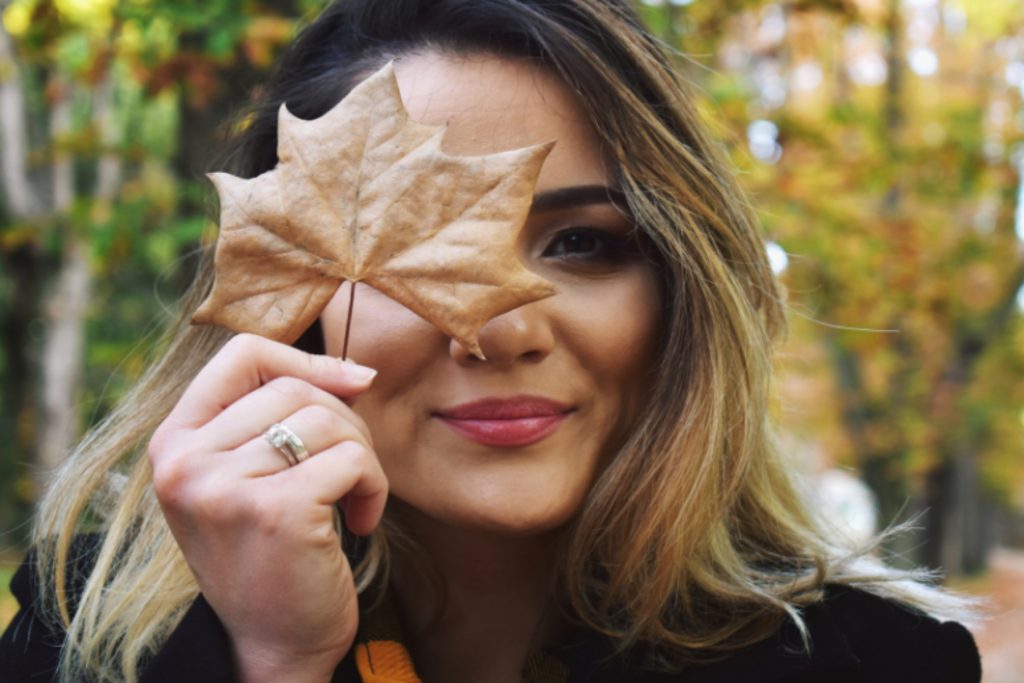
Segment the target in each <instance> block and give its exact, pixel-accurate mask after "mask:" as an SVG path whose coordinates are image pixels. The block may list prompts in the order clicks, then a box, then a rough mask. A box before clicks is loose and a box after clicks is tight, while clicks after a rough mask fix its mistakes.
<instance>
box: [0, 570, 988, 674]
mask: <svg viewBox="0 0 1024 683" xmlns="http://www.w3.org/2000/svg"><path fill="white" fill-rule="evenodd" d="M28 562H29V561H26V563H25V564H24V565H22V567H21V568H20V569H19V570H18V572H17V574H15V576H14V579H13V580H12V581H11V590H12V592H13V593H14V595H15V597H17V599H18V602H19V604H20V605H21V609H20V611H19V612H18V613H17V615H16V616H15V617H14V620H13V621H12V622H11V624H10V626H9V627H8V628H7V631H6V632H5V633H4V634H3V636H2V638H0V682H2V683H23V682H32V683H41V682H43V681H50V680H52V679H53V677H54V672H55V670H56V666H57V659H58V656H59V648H60V644H61V642H62V640H63V637H64V634H63V632H60V631H56V632H55V631H54V630H52V629H50V628H48V627H47V626H46V625H45V622H44V621H43V620H41V619H40V618H39V616H38V613H37V609H38V608H37V607H36V599H37V597H38V595H39V590H38V586H37V585H36V578H35V576H36V572H35V569H34V568H32V567H30V566H29V563H28ZM79 576H81V573H79ZM803 616H804V621H805V623H806V625H807V628H808V630H809V632H810V636H811V642H812V651H811V654H810V655H808V654H806V653H805V652H803V651H802V650H801V648H800V643H801V641H800V639H799V636H798V634H797V631H796V629H795V627H793V626H792V625H789V626H786V627H784V628H783V629H782V630H781V631H780V632H779V633H777V634H776V635H775V636H773V637H771V638H768V639H766V640H764V641H761V642H760V643H757V644H755V645H752V646H749V647H747V648H745V649H742V650H740V651H738V652H737V653H735V654H734V655H732V656H731V657H730V658H728V659H725V660H722V661H718V662H715V663H713V664H708V665H703V666H700V667H695V668H692V669H690V670H688V671H686V672H684V673H682V674H666V673H653V672H650V671H644V670H642V669H639V668H637V667H634V666H631V665H630V663H629V662H628V661H626V660H624V659H622V658H612V659H609V653H610V652H611V651H612V650H611V647H610V644H609V643H608V642H607V641H605V640H604V639H603V638H602V637H601V636H598V635H597V634H594V633H585V632H581V633H579V634H577V637H575V638H574V639H573V640H572V641H571V643H570V644H568V645H565V646H562V647H560V648H558V649H557V650H555V651H554V654H555V655H556V656H557V657H558V658H559V659H561V660H562V661H564V662H565V664H567V665H568V668H569V670H570V672H571V673H570V677H569V683H578V682H582V681H593V682H595V683H612V682H614V683H811V682H817V681H823V682H827V683H855V682H856V683H912V682H915V681H921V682H922V683H924V682H927V683H979V681H980V680H981V661H980V658H979V655H978V650H977V647H976V646H975V644H974V640H973V638H972V637H971V634H970V633H969V632H968V631H967V629H965V628H964V627H963V626H961V625H960V624H958V623H955V622H945V623H940V622H938V621H936V620H935V619H933V618H931V617H928V616H924V615H922V614H919V613H917V612H915V611H913V610H911V609H908V608H906V607H903V606H901V605H897V604H894V603H892V602H889V601H886V600H883V599H882V598H879V597H876V596H874V595H871V594H869V593H866V592H864V591H860V590H855V589H850V588H844V587H838V586H835V587H830V588H829V589H828V591H827V593H826V597H825V599H824V600H823V601H822V602H820V603H818V604H815V605H813V606H811V607H808V608H807V609H806V610H805V611H804V613H803ZM232 680H234V675H233V670H232V662H231V651H230V646H229V643H228V637H227V634H226V633H225V631H224V628H223V626H222V625H221V623H220V621H219V620H218V619H217V615H216V614H215V613H214V612H213V610H212V609H211V608H210V606H209V604H207V602H206V601H205V600H204V599H203V598H202V596H200V597H199V598H198V599H197V600H196V601H195V603H193V604H192V606H191V607H190V609H189V610H188V612H187V613H186V614H185V617H184V618H183V619H182V621H181V623H180V624H179V625H178V627H177V628H176V629H175V631H174V632H173V633H172V634H171V637H170V638H169V639H168V641H167V642H166V643H165V644H164V646H163V647H162V648H161V649H160V651H159V652H158V653H157V654H156V655H155V656H154V657H153V658H152V659H151V660H150V661H149V662H148V663H147V664H146V665H145V667H144V669H143V672H142V676H141V681H142V683H215V682H218V683H219V682H221V681H232ZM332 680H333V681H335V682H337V683H359V681H360V678H359V674H358V673H357V672H356V669H355V665H354V663H353V662H352V657H346V658H345V660H344V661H342V663H341V664H340V665H339V667H338V670H337V671H336V672H335V675H334V678H333V679H332ZM284 683H287V682H284Z"/></svg>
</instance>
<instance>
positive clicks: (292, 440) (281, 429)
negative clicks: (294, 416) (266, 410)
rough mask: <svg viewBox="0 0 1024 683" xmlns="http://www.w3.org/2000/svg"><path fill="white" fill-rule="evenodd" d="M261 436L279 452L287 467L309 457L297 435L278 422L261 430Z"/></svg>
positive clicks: (304, 445)
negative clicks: (265, 429)
mask: <svg viewBox="0 0 1024 683" xmlns="http://www.w3.org/2000/svg"><path fill="white" fill-rule="evenodd" d="M263 438H264V439H266V440H267V441H268V442H269V443H270V445H271V446H273V447H274V448H276V449H277V450H278V451H280V452H281V455H283V456H284V458H285V460H287V461H288V466H289V467H294V466H295V465H298V464H299V463H300V462H302V461H303V460H305V459H306V458H308V457H309V450H307V449H306V444H304V443H302V439H300V438H299V435H298V434H296V433H295V432H293V431H292V430H290V429H288V427H286V426H284V425H283V424H281V423H280V422H275V423H274V424H272V425H270V426H269V427H268V428H267V431H265V432H263Z"/></svg>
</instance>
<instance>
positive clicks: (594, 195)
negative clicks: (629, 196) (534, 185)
mask: <svg viewBox="0 0 1024 683" xmlns="http://www.w3.org/2000/svg"><path fill="white" fill-rule="evenodd" d="M588 204H614V205H616V206H618V207H619V208H621V209H623V210H626V209H627V205H626V195H625V194H624V193H623V192H620V191H619V190H615V189H612V188H610V187H608V186H607V185H579V186H576V187H563V188H560V189H557V190H549V191H547V192H540V193H538V194H536V195H534V197H533V205H532V206H531V207H530V211H531V212H532V211H554V210H556V209H569V208H574V207H577V206H586V205H588Z"/></svg>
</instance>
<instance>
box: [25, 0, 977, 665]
mask: <svg viewBox="0 0 1024 683" xmlns="http://www.w3.org/2000/svg"><path fill="white" fill-rule="evenodd" d="M354 27H356V28H354ZM346 41H347V42H346ZM359 41H365V42H359ZM424 47H427V48H429V49H441V50H455V51H458V52H466V51H473V50H487V51H489V52H493V53H496V54H498V55H501V56H511V57H526V58H530V59H533V60H536V61H537V62H538V63H539V64H541V65H543V66H544V68H549V69H552V70H553V71H555V72H556V73H558V74H559V75H560V76H561V78H563V79H564V80H565V82H566V83H567V84H568V85H569V87H570V88H572V89H573V90H574V91H575V92H576V94H577V96H578V97H579V98H580V100H581V102H582V104H583V107H584V109H585V110H586V111H588V112H589V113H590V116H591V118H592V123H593V125H594V127H595V129H596V130H597V131H598V134H599V136H600V137H601V140H602V142H603V144H604V146H605V150H604V151H605V154H606V156H607V158H609V159H610V160H611V161H612V162H613V163H614V164H615V168H616V169H617V172H618V178H619V181H620V183H621V185H622V189H623V191H624V192H625V194H626V197H627V201H628V204H629V208H630V210H631V212H632V214H633V216H634V218H635V221H636V225H637V226H638V228H639V229H640V230H642V231H643V232H644V234H645V235H646V238H647V239H648V240H649V242H650V243H651V245H652V247H653V249H652V252H653V258H654V260H655V261H656V264H655V266H656V268H657V269H658V272H659V275H660V277H661V282H662V298H663V301H664V317H665V322H664V339H663V342H662V348H661V355H660V359H659V367H658V368H657V371H656V372H655V373H653V377H654V379H653V385H652V387H651V390H650V401H649V405H648V408H647V410H646V412H645V414H644V415H643V416H642V417H641V419H640V420H639V421H638V423H637V424H636V426H635V428H634V429H633V430H632V433H631V434H630V435H629V437H628V438H627V439H626V441H625V442H624V443H623V444H622V445H621V447H620V449H619V452H618V453H617V455H615V457H614V458H612V459H611V460H610V462H609V463H608V465H607V467H606V468H605V469H604V471H603V472H602V473H601V475H600V476H599V478H598V479H597V481H596V482H595V483H594V485H593V487H592V490H591V491H590V494H589V496H588V498H587V500H586V501H585V503H584V506H583V508H582V510H581V511H580V513H579V514H578V516H577V517H576V519H575V520H574V521H573V522H572V524H571V527H570V528H569V529H567V532H566V545H565V548H564V554H563V557H562V560H561V566H560V567H559V568H558V578H559V599H560V600H561V602H562V603H563V607H564V608H565V609H567V610H568V611H569V612H570V614H571V615H572V616H573V617H574V618H575V619H577V620H578V621H580V622H582V623H583V624H584V625H586V626H587V627H589V628H591V629H594V630H597V631H600V632H602V633H605V634H608V635H610V636H612V637H613V638H614V639H615V641H616V642H617V643H619V646H620V648H621V649H628V648H631V647H634V646H644V647H645V648H646V650H647V651H648V652H650V653H652V655H651V656H652V657H653V658H654V660H655V664H657V665H658V666H661V667H663V668H676V667H679V666H681V665H684V664H686V663H689V662H693V661H696V660H699V659H702V658H705V657H708V656H718V655H720V654H721V653H723V652H725V651H728V650H731V649H735V648H739V647H742V646H743V645H745V644H749V643H752V642H754V641H756V640H760V639H762V638H764V637H765V636H767V635H769V634H770V633H772V632H773V631H775V630H776V629H777V628H778V627H779V626H780V624H781V623H782V622H783V621H784V620H785V619H786V618H790V619H792V620H794V621H795V622H796V623H797V624H798V625H800V624H802V622H801V620H800V616H799V608H800V607H801V606H805V605H808V604H811V603H813V602H815V601H816V600H818V599H820V597H821V595H822V591H823V587H824V586H825V584H826V583H843V584H851V585H860V586H864V587H866V588H868V589H869V590H872V591H874V592H876V593H879V594H883V595H887V596H889V597H893V598H896V599H899V600H902V601H904V602H906V603H910V604H913V605H917V606H919V607H921V608H925V609H929V610H932V611H940V612H941V611H943V610H945V611H946V612H952V611H955V610H956V608H957V607H958V606H959V605H960V604H961V603H959V602H957V600H956V599H955V598H952V597H949V596H947V595H945V594H942V593H939V592H937V591H933V590H929V589H926V588H924V587H922V586H921V585H920V584H917V583H914V582H913V579H915V578H918V577H919V575H916V574H910V573H899V572H895V571H893V570H889V569H886V568H885V567H883V566H882V565H881V564H880V563H878V562H875V561H873V560H871V559H870V558H869V557H868V556H866V555H865V554H864V553H863V552H861V553H856V552H851V551H850V550H849V549H847V548H842V547H836V546H834V545H833V544H832V543H830V542H829V541H828V540H827V538H828V536H827V535H826V534H825V533H824V532H823V531H822V530H821V529H820V528H819V526H818V524H817V523H816V522H815V520H813V519H812V518H811V517H810V516H809V514H808V513H807V511H806V509H805V506H804V504H803V502H802V500H801V497H800V495H799V494H798V492H797V491H796V489H795V487H794V485H793V482H792V481H791V476H790V474H789V473H788V471H787V465H786V463H785V462H784V461H783V459H782V457H781V456H780V454H779V450H778V448H777V446H776V445H775V441H774V439H773V437H772V433H771V430H772V426H771V419H770V415H769V398H770V393H771V375H772V355H773V349H774V346H775V344H776V343H777V342H778V341H779V340H780V338H781V337H782V335H783V333H784V327H785V324H784V307H783V300H782V295H781V293H780V291H779V287H778V285H777V283H776V280H775V278H774V276H773V274H772V272H771V270H770V268H769V266H768V262H767V258H766V255H765V251H764V245H763V243H762V240H761V238H760V236H759V233H758V228H757V221H756V219H755V216H754V213H753V211H752V210H751V207H750V206H749V204H748V202H747V200H746V198H745V197H744V195H743V193H742V192H741V191H740V189H739V188H738V186H737V185H736V183H735V181H734V179H733V178H732V176H731V174H730V173H729V172H727V170H726V169H727V165H726V163H725V161H724V160H723V159H721V158H719V155H718V153H717V151H716V148H715V146H714V145H713V144H712V143H711V142H710V141H709V140H708V139H707V138H706V136H705V134H704V133H703V127H702V125H701V123H700V121H699V120H698V116H697V114H696V112H695V110H694V107H693V105H692V101H691V98H690V97H689V96H687V94H686V92H685V91H684V89H683V88H682V87H681V86H680V84H679V82H678V81H677V79H676V77H675V76H674V75H673V73H672V71H671V69H670V68H669V66H668V63H667V60H666V58H665V56H664V55H663V53H662V52H661V51H660V49H659V47H658V46H657V45H656V44H655V41H654V40H653V39H652V38H651V37H650V36H649V35H648V34H646V33H645V32H644V31H643V30H642V29H641V28H640V26H639V24H638V23H637V20H636V18H635V16H634V15H633V14H632V12H631V10H629V8H628V6H627V5H626V3H625V2H624V1H622V0H563V1H561V2H551V1H550V0H548V1H547V2H543V3H541V2H536V1H535V0H487V2H483V1H482V0H435V1H434V2H424V3H420V2H418V1H417V0H358V1H357V0H349V1H347V2H336V3H335V4H333V5H332V6H331V7H330V8H328V9H327V10H326V11H325V12H324V14H323V15H321V17H320V19H318V20H317V21H316V22H314V23H313V24H312V25H311V26H310V27H309V28H308V29H307V30H306V31H305V32H304V33H303V35H302V36H300V37H299V38H298V40H297V41H296V43H295V44H294V45H293V47H292V48H291V50H290V51H289V53H288V54H287V55H286V56H285V57H284V59H283V61H282V63H281V66H280V70H279V72H278V76H277V79H276V81H275V82H274V83H273V84H272V86H271V88H270V89H269V93H270V94H269V95H268V96H267V97H266V99H265V101H264V102H262V103H261V104H260V105H259V106H258V107H257V109H256V110H255V112H254V114H253V118H252V119H251V121H252V122H251V125H250V126H249V127H248V128H247V129H246V131H245V132H244V133H243V134H242V136H241V139H240V142H239V145H238V151H237V153H236V155H235V156H234V157H233V158H234V161H235V163H236V167H237V170H239V171H240V172H241V174H244V175H248V176H253V175H256V174H258V173H260V172H262V171H265V170H268V169H269V168H271V167H273V165H274V162H275V161H276V156H275V154H274V149H276V134H275V122H276V111H277V108H278V106H279V105H280V103H281V102H282V101H287V102H288V103H289V109H291V111H292V112H294V113H295V114H297V115H299V116H304V117H306V118H311V117H313V116H317V115H319V114H322V113H323V112H324V111H326V109H327V108H329V107H330V105H332V104H333V103H334V102H336V101H337V99H338V98H339V97H340V96H341V95H343V94H344V90H345V88H346V87H351V86H352V85H353V84H354V82H355V81H356V80H357V79H358V76H359V75H360V74H363V73H365V72H366V70H367V68H368V67H369V66H372V65H375V64H379V63H380V62H381V61H382V60H383V59H385V58H386V57H388V56H389V55H391V54H401V53H403V52H408V51H411V50H413V49H422V48H424ZM314 65H315V66H316V68H313V66H314ZM325 65H327V66H325ZM332 65H333V66H332ZM211 282H212V262H211V259H206V260H205V261H204V263H203V265H202V266H201V268H200V274H199V276H198V277H197V279H196V281H195V283H194V284H193V287H192V288H191V290H190V292H189V294H188V295H187V296H186V298H185V299H184V301H183V302H182V313H181V316H180V318H179V319H178V320H177V322H176V323H175V324H174V325H173V327H172V328H171V331H170V332H169V333H168V335H167V337H166V338H165V339H164V340H163V342H162V344H161V351H160V355H159V358H158V360H157V361H156V362H155V363H154V364H153V366H152V367H151V368H150V369H149V370H148V372H147V373H146V374H145V376H144V377H143V378H142V379H141V380H140V382H139V383H138V384H137V386H135V387H134V389H132V390H131V391H130V392H129V393H128V394H127V395H126V396H125V397H124V398H123V399H122V401H121V402H120V404H119V405H118V407H117V408H116V409H115V410H114V412H113V413H112V414H111V415H110V416H109V417H108V418H107V419H106V420H104V421H103V422H102V423H101V424H100V425H99V426H97V427H96V428H95V429H94V430H93V431H92V432H91V433H90V434H88V435H87V436H86V437H85V439H84V440H83V441H82V443H81V444H80V445H79V446H78V448H77V449H76V450H75V451H74V453H73V454H72V455H71V457H70V458H69V460H68V462H67V464H66V466H65V467H64V468H63V470H62V471H61V472H60V473H58V475H57V477H56V479H55V480H54V482H53V484H52V486H51V487H50V489H49V491H48V493H47V495H46V496H45V498H44V500H43V501H42V503H41V507H40V511H39V516H38V520H37V525H36V529H35V540H36V543H37V545H38V548H39V558H40V559H39V571H40V572H41V575H42V577H43V579H44V580H45V581H46V582H47V585H49V586H50V587H51V590H50V591H48V593H47V599H48V601H49V602H48V608H49V609H48V612H49V613H50V614H54V615H59V618H60V620H61V621H62V622H63V624H64V625H65V626H66V627H67V633H68V635H67V641H66V644H65V648H64V653H63V658H62V675H63V676H64V677H65V679H71V678H73V676H74V673H75V672H79V671H81V672H88V674H89V676H90V677H91V678H92V679H95V680H97V681H119V680H127V681H134V680H136V678H137V668H138V666H139V663H140V662H142V661H144V660H145V658H146V657H147V656H148V655H149V654H151V653H153V652H155V651H156V650H157V649H158V648H159V647H160V645H161V644H162V643H163V641H164V640H166V638H167V636H168V635H169V634H170V632H171V631H172V630H173V628H174V626H175V625H176V624H177V622H178V620H179V619H180V617H181V616H182V614H183V613H184V610H185V609H186V608H187V607H188V605H189V604H190V603H191V602H192V601H193V600H194V599H195V597H196V596H197V594H198V589H197V587H196V584H195V581H194V579H193V577H192V575H191V573H190V571H189V568H188V566H187V564H186V562H185V560H184V558H183V557H182V555H181V552H180V551H179V549H178V547H177V545H176V544H175V541H174V539H173V538H172V536H171V534H170V532H169V530H168V528H167V525H166V523H165V521H164V518H163V515H162V513H161V511H160V507H159V505H158V503H157V501H156V499H155V496H154V494H153V488H152V483H151V473H150V469H149V464H148V461H147V459H146V458H145V457H144V456H143V451H144V449H145V445H146V442H147V440H148V438H149V436H150V435H151V434H152V432H153V431H154V430H155V428H156V426H157V425H158V424H159V423H160V422H161V421H162V420H163V418H164V417H165V416H166V415H167V413H168V412H169V411H170V410H171V408H172V407H173V405H174V404H175V403H176V401H177V400H178V398H179V397H180V396H181V394H182V392H183V391H184V389H185V387H186V386H187V385H188V383H189V382H190V381H191V379H192V378H193V377H194V376H195V375H196V374H197V373H198V372H199V370H200V369H201V368H202V367H203V366H204V365H205V364H206V363H207V362H208V361H209V359H210V358H211V357H212V356H213V355H214V354H215V353H216V352H217V351H218V350H219V349H220V347H221V346H223V344H224V343H225V342H226V341H227V339H228V338H229V337H230V336H231V334H230V333H229V332H226V331H224V330H220V329H216V328H210V327H193V326H190V325H189V319H190V317H191V313H192V311H193V310H194V309H195V308H196V307H197V305H198V303H199V302H200V301H201V300H202V299H203V298H204V297H205V296H206V294H207V292H208V291H209V288H210V285H211ZM89 531H95V532H97V533H98V534H99V535H100V538H101V542H100V543H99V545H98V547H97V548H96V550H95V555H94V557H89V558H85V559H84V561H85V562H87V563H93V564H92V569H91V571H90V572H89V573H88V577H87V580H86V581H85V583H84V586H82V587H81V588H80V592H78V590H76V592H78V594H77V595H76V596H75V598H74V600H73V601H72V600H71V599H70V598H69V590H68V588H67V586H66V583H67V570H66V567H67V566H69V560H70V559H73V558H70V554H71V553H72V549H73V547H74V546H73V544H72V539H73V538H74V537H75V536H76V535H78V534H81V533H83V532H89ZM401 538H402V537H401V532H400V530H398V529H395V528H394V525H393V524H392V523H391V522H387V523H386V524H385V528H384V529H382V530H380V531H378V532H377V533H375V535H374V537H373V538H372V540H371V541H370V542H369V544H368V547H366V548H365V549H364V550H363V551H361V554H362V560H361V562H360V564H359V565H358V566H357V567H356V568H355V575H356V577H357V583H358V587H359V589H360V591H363V590H365V589H366V588H367V587H368V586H371V585H373V584H374V583H375V582H379V581H380V580H381V579H383V578H385V577H386V576H387V571H388V569H387V568H388V562H387V557H388V552H389V549H390V551H400V548H396V546H395V541H396V539H401ZM349 541H350V539H346V541H345V542H346V543H348V542H349ZM404 542H405V543H408V542H410V540H409V539H405V540H404ZM72 602H73V603H74V609H72V607H71V604H72Z"/></svg>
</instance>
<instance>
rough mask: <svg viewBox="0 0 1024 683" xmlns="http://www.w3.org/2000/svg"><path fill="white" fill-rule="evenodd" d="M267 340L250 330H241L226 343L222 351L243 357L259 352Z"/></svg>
mask: <svg viewBox="0 0 1024 683" xmlns="http://www.w3.org/2000/svg"><path fill="white" fill-rule="evenodd" d="M265 341H266V340H264V339H263V338H262V337H260V336H259V335H255V334H251V333H249V332H239V333H238V334H236V335H235V336H233V337H232V338H231V339H229V340H228V341H227V343H226V344H224V346H223V348H222V349H221V353H222V354H224V355H226V356H231V357H234V356H239V357H242V358H245V357H249V356H252V355H254V354H256V353H259V352H260V350H261V349H262V348H263V345H264V343H265Z"/></svg>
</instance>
